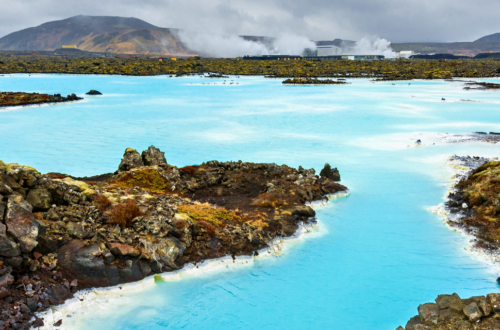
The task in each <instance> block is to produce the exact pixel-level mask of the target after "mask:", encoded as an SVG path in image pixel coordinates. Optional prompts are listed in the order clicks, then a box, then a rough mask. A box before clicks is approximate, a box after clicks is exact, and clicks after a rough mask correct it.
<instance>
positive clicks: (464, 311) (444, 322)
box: [398, 293, 500, 330]
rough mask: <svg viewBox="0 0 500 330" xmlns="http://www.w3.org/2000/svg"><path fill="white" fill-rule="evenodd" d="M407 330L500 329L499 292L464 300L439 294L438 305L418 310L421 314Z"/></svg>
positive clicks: (408, 324)
mask: <svg viewBox="0 0 500 330" xmlns="http://www.w3.org/2000/svg"><path fill="white" fill-rule="evenodd" d="M398 329H405V330H448V329H460V330H462V329H463V330H493V329H500V293H492V294H488V295H487V296H476V297H470V298H468V299H461V298H460V297H459V296H458V294H456V293H454V294H452V295H446V294H445V295H439V296H438V297H437V298H436V300H435V303H426V304H423V305H420V306H419V307H418V315H417V316H415V317H413V318H412V319H411V320H409V321H408V323H407V324H406V327H405V328H403V327H399V328H398Z"/></svg>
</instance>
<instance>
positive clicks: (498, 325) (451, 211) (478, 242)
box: [398, 156, 500, 330]
mask: <svg viewBox="0 0 500 330" xmlns="http://www.w3.org/2000/svg"><path fill="white" fill-rule="evenodd" d="M450 162H451V163H452V164H453V165H455V166H458V167H460V168H462V169H464V170H462V171H461V172H460V173H458V175H457V178H458V183H457V184H456V185H454V187H453V188H452V191H451V193H450V194H449V196H448V201H447V202H446V203H444V204H442V205H440V206H439V207H438V209H440V210H438V211H440V212H439V213H441V214H444V215H446V216H447V223H448V225H450V226H451V227H454V228H457V229H459V230H460V231H462V232H464V233H466V234H468V235H470V236H471V238H472V240H471V243H472V245H471V247H470V249H471V250H473V251H476V252H479V253H481V254H483V255H486V256H488V257H489V258H490V259H492V261H494V262H499V261H500V235H499V232H500V161H496V160H490V159H486V158H480V157H460V156H453V157H452V158H451V159H450ZM435 302H436V303H426V304H423V305H420V306H419V307H418V315H417V316H415V317H414V318H412V319H411V320H410V321H409V322H408V323H407V325H406V327H405V328H404V329H405V330H445V329H464V330H466V329H467V330H469V329H470V330H472V329H474V330H491V329H500V293H491V294H488V295H487V296H476V297H471V298H468V299H461V298H460V297H459V296H458V295H457V294H456V293H454V294H452V295H440V296H438V297H437V298H436V300H435ZM402 329H403V328H402V327H399V328H398V330H402Z"/></svg>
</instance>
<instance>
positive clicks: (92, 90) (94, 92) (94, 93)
mask: <svg viewBox="0 0 500 330" xmlns="http://www.w3.org/2000/svg"><path fill="white" fill-rule="evenodd" d="M86 95H102V93H101V92H99V91H96V90H95V89H91V90H90V91H89V92H88V93H86Z"/></svg>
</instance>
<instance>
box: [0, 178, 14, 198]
mask: <svg viewBox="0 0 500 330" xmlns="http://www.w3.org/2000/svg"><path fill="white" fill-rule="evenodd" d="M12 191H13V190H12V188H11V187H9V186H8V185H7V184H6V183H4V182H1V181H0V194H2V195H10V194H12Z"/></svg>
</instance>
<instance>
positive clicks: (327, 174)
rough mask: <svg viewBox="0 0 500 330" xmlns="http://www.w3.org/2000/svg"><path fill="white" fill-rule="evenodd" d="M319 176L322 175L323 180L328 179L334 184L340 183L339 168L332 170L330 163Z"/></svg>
mask: <svg viewBox="0 0 500 330" xmlns="http://www.w3.org/2000/svg"><path fill="white" fill-rule="evenodd" d="M319 175H321V177H322V178H327V179H330V180H332V181H334V182H338V181H340V173H339V170H338V169H337V168H334V169H332V167H331V166H330V164H328V163H326V164H325V167H323V169H322V170H321V172H320V173H319Z"/></svg>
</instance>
